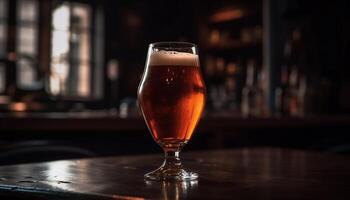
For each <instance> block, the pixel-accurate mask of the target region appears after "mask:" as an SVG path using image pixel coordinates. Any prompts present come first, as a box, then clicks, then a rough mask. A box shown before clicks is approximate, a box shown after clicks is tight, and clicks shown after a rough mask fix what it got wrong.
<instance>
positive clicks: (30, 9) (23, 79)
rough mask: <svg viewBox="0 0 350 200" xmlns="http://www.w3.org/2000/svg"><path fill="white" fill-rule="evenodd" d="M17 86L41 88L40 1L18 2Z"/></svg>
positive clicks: (26, 0) (25, 0)
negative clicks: (39, 49)
mask: <svg viewBox="0 0 350 200" xmlns="http://www.w3.org/2000/svg"><path fill="white" fill-rule="evenodd" d="M16 10H17V11H16V16H17V21H16V22H17V26H16V28H17V34H16V53H17V59H16V63H17V86H18V87H19V88H22V89H37V88H40V87H41V83H40V82H39V81H38V80H37V79H38V77H37V76H38V70H39V68H38V60H37V55H38V26H39V21H38V13H39V5H38V0H17V9H16Z"/></svg>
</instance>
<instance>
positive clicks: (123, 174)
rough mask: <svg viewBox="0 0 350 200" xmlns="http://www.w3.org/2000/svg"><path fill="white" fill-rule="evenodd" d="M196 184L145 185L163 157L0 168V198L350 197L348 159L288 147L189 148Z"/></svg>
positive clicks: (189, 163)
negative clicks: (146, 175)
mask: <svg viewBox="0 0 350 200" xmlns="http://www.w3.org/2000/svg"><path fill="white" fill-rule="evenodd" d="M183 161H184V165H185V166H186V167H188V168H190V169H193V170H195V171H197V172H198V173H199V174H200V179H199V180H198V181H192V182H182V183H181V182H146V181H144V179H143V174H145V173H146V172H149V171H151V170H153V169H155V168H156V167H158V166H159V165H160V164H161V162H162V155H161V154H159V155H145V156H130V157H110V158H96V159H82V160H64V161H56V162H45V163H36V164H23V165H12V166H2V167H0V199H50V200H52V199H84V200H85V199H186V198H187V199H350V159H349V158H348V157H345V156H339V155H331V154H318V153H311V152H301V151H293V150H282V149H268V148H265V149H240V150H221V151H201V152H190V153H188V152H187V153H184V155H183Z"/></svg>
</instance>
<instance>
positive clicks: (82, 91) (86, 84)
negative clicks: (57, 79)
mask: <svg viewBox="0 0 350 200" xmlns="http://www.w3.org/2000/svg"><path fill="white" fill-rule="evenodd" d="M78 94H79V95H80V96H89V95H90V65H88V64H86V65H85V64H81V65H80V67H79V82H78Z"/></svg>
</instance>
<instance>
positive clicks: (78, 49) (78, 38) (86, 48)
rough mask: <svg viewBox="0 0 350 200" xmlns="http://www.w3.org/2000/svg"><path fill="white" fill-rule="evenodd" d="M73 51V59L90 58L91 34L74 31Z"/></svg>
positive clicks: (86, 59)
mask: <svg viewBox="0 0 350 200" xmlns="http://www.w3.org/2000/svg"><path fill="white" fill-rule="evenodd" d="M71 51H72V57H73V60H84V61H88V60H89V59H90V34H89V32H84V33H74V32H73V33H72V40H71Z"/></svg>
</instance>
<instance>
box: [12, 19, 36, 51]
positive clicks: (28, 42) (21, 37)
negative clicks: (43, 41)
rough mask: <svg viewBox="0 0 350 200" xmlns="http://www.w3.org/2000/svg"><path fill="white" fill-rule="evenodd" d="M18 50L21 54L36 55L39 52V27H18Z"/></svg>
mask: <svg viewBox="0 0 350 200" xmlns="http://www.w3.org/2000/svg"><path fill="white" fill-rule="evenodd" d="M18 29H19V30H18V31H19V32H18V40H17V48H18V49H17V51H18V53H20V54H27V55H36V53H37V27H35V26H22V27H21V26H20V27H18Z"/></svg>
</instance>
